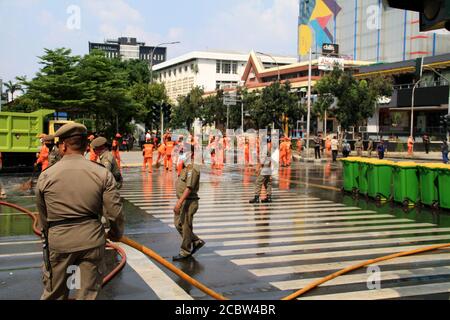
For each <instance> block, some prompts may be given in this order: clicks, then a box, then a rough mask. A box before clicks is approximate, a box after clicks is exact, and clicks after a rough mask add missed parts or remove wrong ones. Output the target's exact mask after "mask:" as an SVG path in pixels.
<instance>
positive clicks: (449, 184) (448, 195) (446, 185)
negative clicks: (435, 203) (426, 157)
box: [437, 164, 450, 209]
mask: <svg viewBox="0 0 450 320" xmlns="http://www.w3.org/2000/svg"><path fill="white" fill-rule="evenodd" d="M437 170H438V185H439V188H438V189H439V206H440V207H441V208H443V209H450V166H449V165H445V164H442V165H440V166H438V168H437Z"/></svg>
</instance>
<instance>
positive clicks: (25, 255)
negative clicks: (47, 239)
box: [0, 251, 42, 258]
mask: <svg viewBox="0 0 450 320" xmlns="http://www.w3.org/2000/svg"><path fill="white" fill-rule="evenodd" d="M38 255H42V252H41V251H36V252H24V253H11V254H0V258H16V257H28V256H38Z"/></svg>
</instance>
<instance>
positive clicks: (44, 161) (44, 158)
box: [36, 144, 50, 171]
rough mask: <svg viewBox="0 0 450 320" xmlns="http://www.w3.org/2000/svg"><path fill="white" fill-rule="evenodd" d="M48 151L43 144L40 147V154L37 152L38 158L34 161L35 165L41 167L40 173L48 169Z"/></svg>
mask: <svg viewBox="0 0 450 320" xmlns="http://www.w3.org/2000/svg"><path fill="white" fill-rule="evenodd" d="M49 153H50V151H49V150H48V148H47V146H46V145H45V144H44V145H42V149H41V152H39V157H38V159H37V161H36V164H39V163H40V164H41V165H42V171H44V170H45V169H47V168H48V155H49Z"/></svg>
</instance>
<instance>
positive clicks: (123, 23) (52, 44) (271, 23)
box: [0, 0, 298, 82]
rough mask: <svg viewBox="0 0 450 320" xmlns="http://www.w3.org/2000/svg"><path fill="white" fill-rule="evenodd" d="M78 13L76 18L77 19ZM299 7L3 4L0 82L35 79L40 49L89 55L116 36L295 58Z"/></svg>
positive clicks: (108, 0) (263, 2) (153, 0)
mask: <svg viewBox="0 0 450 320" xmlns="http://www.w3.org/2000/svg"><path fill="white" fill-rule="evenodd" d="M78 13H79V14H78ZM297 22H298V0H68V1H66V0H15V1H11V0H0V26H1V27H0V39H1V45H0V78H2V79H3V81H4V82H6V81H8V80H14V78H15V77H16V76H23V75H26V76H27V78H28V79H30V78H32V77H33V76H34V74H35V73H36V72H37V71H38V70H39V64H38V61H39V59H38V57H39V56H42V55H43V53H44V48H48V49H55V48H61V47H66V48H70V49H72V52H73V53H74V54H77V55H84V54H87V53H88V50H89V49H88V42H89V41H91V42H103V41H104V40H105V39H107V38H108V39H110V38H112V39H117V38H118V37H121V36H127V37H136V38H137V39H138V41H144V42H146V45H150V46H151V45H157V44H159V43H162V42H171V41H180V42H181V43H180V44H176V45H170V46H168V58H169V59H170V58H174V57H177V56H179V55H181V54H184V53H187V52H190V51H194V50H231V51H240V52H250V50H252V49H253V50H255V51H261V52H266V53H271V54H278V55H285V56H293V57H295V56H296V47H297Z"/></svg>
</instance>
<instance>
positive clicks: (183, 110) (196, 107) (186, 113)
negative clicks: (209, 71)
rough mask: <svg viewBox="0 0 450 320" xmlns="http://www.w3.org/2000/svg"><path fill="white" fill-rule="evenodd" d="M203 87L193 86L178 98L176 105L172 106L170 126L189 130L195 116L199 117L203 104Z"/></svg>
mask: <svg viewBox="0 0 450 320" xmlns="http://www.w3.org/2000/svg"><path fill="white" fill-rule="evenodd" d="M203 93H204V91H203V89H202V88H200V87H198V86H197V87H194V88H193V89H192V90H191V91H190V92H189V93H188V94H187V95H186V96H184V97H183V96H180V97H179V98H178V105H177V106H173V107H172V113H171V121H170V124H171V126H172V128H179V129H187V130H190V129H191V128H192V125H193V123H194V120H195V118H200V117H201V109H202V106H203V103H204V101H203Z"/></svg>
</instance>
